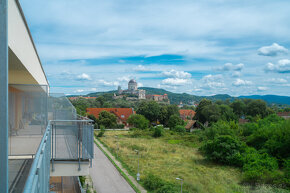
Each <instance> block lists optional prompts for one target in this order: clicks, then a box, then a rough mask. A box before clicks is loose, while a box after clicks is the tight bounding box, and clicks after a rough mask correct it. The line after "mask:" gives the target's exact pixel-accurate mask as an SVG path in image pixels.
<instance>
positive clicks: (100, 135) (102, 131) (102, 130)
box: [97, 125, 105, 137]
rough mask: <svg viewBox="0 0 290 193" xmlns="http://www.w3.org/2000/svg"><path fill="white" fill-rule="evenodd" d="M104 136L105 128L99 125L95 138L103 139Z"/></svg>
mask: <svg viewBox="0 0 290 193" xmlns="http://www.w3.org/2000/svg"><path fill="white" fill-rule="evenodd" d="M104 134H105V127H104V126H103V125H101V126H100V132H99V133H98V135H97V137H103V135H104Z"/></svg>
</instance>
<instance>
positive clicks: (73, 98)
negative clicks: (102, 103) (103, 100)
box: [68, 96, 97, 101]
mask: <svg viewBox="0 0 290 193" xmlns="http://www.w3.org/2000/svg"><path fill="white" fill-rule="evenodd" d="M79 98H82V99H96V98H97V97H83V96H77V97H68V99H69V100H71V101H73V100H77V99H79Z"/></svg>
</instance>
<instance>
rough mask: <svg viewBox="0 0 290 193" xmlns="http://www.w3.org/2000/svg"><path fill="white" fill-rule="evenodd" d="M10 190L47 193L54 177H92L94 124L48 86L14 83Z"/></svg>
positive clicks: (10, 140) (10, 107)
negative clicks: (50, 180)
mask: <svg viewBox="0 0 290 193" xmlns="http://www.w3.org/2000/svg"><path fill="white" fill-rule="evenodd" d="M9 99H10V100H9V115H10V116H9V125H10V130H9V192H22V191H23V192H29V193H32V192H48V190H49V179H50V177H51V176H80V175H87V174H88V169H89V167H90V163H91V160H92V159H93V125H92V124H91V123H92V121H91V120H89V119H86V118H83V117H80V116H78V115H77V114H76V110H75V108H74V107H73V105H72V104H71V103H70V101H69V100H68V99H67V98H66V97H65V96H64V95H61V94H49V95H48V92H47V87H46V86H40V85H19V84H17V85H13V84H10V85H9Z"/></svg>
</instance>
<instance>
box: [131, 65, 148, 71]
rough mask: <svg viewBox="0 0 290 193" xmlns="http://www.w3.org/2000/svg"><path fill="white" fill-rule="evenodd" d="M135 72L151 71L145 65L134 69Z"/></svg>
mask: <svg viewBox="0 0 290 193" xmlns="http://www.w3.org/2000/svg"><path fill="white" fill-rule="evenodd" d="M134 70H135V71H137V72H144V71H149V69H148V68H147V67H145V66H143V65H138V66H136V67H135V68H134Z"/></svg>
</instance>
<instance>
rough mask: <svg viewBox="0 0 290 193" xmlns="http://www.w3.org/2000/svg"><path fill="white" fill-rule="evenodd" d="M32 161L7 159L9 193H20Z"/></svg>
mask: <svg viewBox="0 0 290 193" xmlns="http://www.w3.org/2000/svg"><path fill="white" fill-rule="evenodd" d="M32 161H33V159H31V158H30V159H9V162H8V163H9V192H10V193H14V192H15V193H16V192H22V191H23V188H24V186H25V182H26V179H27V177H28V174H29V170H30V167H31V164H32Z"/></svg>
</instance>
